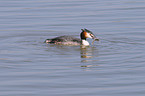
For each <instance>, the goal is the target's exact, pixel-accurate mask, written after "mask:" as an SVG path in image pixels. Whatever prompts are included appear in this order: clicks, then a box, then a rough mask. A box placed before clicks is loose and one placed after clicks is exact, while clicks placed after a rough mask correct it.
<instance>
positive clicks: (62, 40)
mask: <svg viewBox="0 0 145 96" xmlns="http://www.w3.org/2000/svg"><path fill="white" fill-rule="evenodd" d="M81 30H82V32H81V33H80V39H79V38H75V37H72V36H67V35H63V36H59V37H55V38H52V39H46V40H45V41H44V42H45V43H47V44H56V45H72V46H75V45H84V46H89V45H90V44H89V42H88V41H87V38H91V39H94V41H99V39H98V38H96V36H95V35H94V34H93V32H91V31H90V30H88V29H85V28H84V29H81Z"/></svg>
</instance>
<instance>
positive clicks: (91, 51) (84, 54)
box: [80, 46, 98, 62]
mask: <svg viewBox="0 0 145 96" xmlns="http://www.w3.org/2000/svg"><path fill="white" fill-rule="evenodd" d="M80 49H81V53H80V55H81V58H82V59H83V60H81V62H90V61H94V60H93V59H92V58H93V57H96V55H97V53H98V50H97V49H96V48H95V47H90V46H87V47H86V46H81V47H80Z"/></svg>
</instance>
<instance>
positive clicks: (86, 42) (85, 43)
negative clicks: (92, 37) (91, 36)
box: [81, 39, 89, 46]
mask: <svg viewBox="0 0 145 96" xmlns="http://www.w3.org/2000/svg"><path fill="white" fill-rule="evenodd" d="M81 43H82V45H85V46H89V42H88V41H87V40H85V39H82V42H81Z"/></svg>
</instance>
